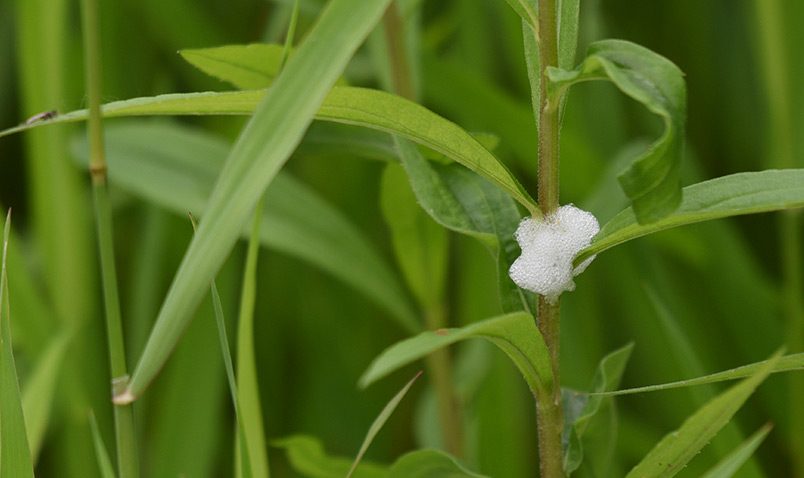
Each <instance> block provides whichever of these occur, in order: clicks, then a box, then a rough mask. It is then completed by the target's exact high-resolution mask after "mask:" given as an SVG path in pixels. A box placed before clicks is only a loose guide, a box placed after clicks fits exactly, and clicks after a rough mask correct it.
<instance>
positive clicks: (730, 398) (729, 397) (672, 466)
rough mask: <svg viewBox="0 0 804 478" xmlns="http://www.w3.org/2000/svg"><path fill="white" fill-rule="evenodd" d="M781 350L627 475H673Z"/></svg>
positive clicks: (722, 423) (724, 420) (632, 477)
mask: <svg viewBox="0 0 804 478" xmlns="http://www.w3.org/2000/svg"><path fill="white" fill-rule="evenodd" d="M780 356H781V354H780V353H778V352H777V353H776V354H775V355H774V356H773V357H771V358H770V359H768V360H767V361H766V363H765V364H764V365H763V366H762V367H760V368H759V369H758V370H757V371H756V372H755V373H754V374H753V375H751V376H750V377H748V378H747V379H745V380H743V381H742V382H740V383H738V384H737V385H734V386H733V387H731V388H730V389H728V390H727V391H725V392H723V393H721V394H720V395H718V396H717V397H715V398H713V399H712V400H710V401H709V402H708V403H707V404H706V405H704V406H703V407H701V408H699V409H698V411H697V412H695V413H694V414H693V415H691V416H690V417H689V418H687V420H685V421H684V423H683V424H682V425H681V427H680V428H679V429H678V430H676V431H674V432H673V433H670V434H669V435H667V436H665V437H664V438H663V439H662V440H661V441H660V442H659V443H658V444H657V445H656V446H655V447H654V448H653V449H652V450H651V451H650V452H649V453H648V454H647V455H646V456H645V458H643V459H642V461H641V462H639V464H637V465H636V466H635V467H634V468H633V469H632V470H631V471H630V472H629V473H628V475H627V478H637V477H639V478H645V477H670V476H674V475H675V474H676V473H678V472H679V471H681V469H682V468H684V466H686V464H687V463H688V462H689V461H690V460H691V459H692V458H694V457H695V455H697V454H698V452H700V451H701V449H702V448H703V447H705V446H706V445H707V444H708V443H709V441H710V440H711V439H712V437H714V436H715V435H716V434H717V432H718V431H720V429H721V428H723V427H724V426H725V425H726V424H727V423H729V421H730V420H731V418H732V417H733V416H734V414H735V413H737V410H739V409H740V407H742V405H743V403H745V401H746V400H748V397H750V396H751V394H752V393H753V392H754V390H756V388H757V387H758V386H759V384H760V383H762V381H764V380H765V378H766V377H767V376H768V375H769V374H770V373H771V371H772V370H773V367H774V366H775V365H776V364H777V362H778V361H779V358H780Z"/></svg>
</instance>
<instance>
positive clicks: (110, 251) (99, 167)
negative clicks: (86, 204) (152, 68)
mask: <svg viewBox="0 0 804 478" xmlns="http://www.w3.org/2000/svg"><path fill="white" fill-rule="evenodd" d="M81 7H82V8H81V10H82V20H83V26H84V51H85V57H86V58H85V64H86V89H87V95H88V96H89V111H90V114H89V121H88V128H87V136H88V139H89V151H90V159H89V172H90V175H91V177H92V194H93V199H94V204H95V225H96V228H97V235H98V251H99V254H100V266H101V279H102V282H103V296H104V297H103V298H104V304H105V316H106V334H107V341H108V348H109V365H110V369H111V373H112V387H113V390H112V392H113V395H114V394H116V393H117V392H118V391H120V390H122V389H123V388H125V386H126V385H127V381H128V372H127V370H126V353H125V346H124V341H123V326H122V320H121V318H120V298H119V294H118V289H117V271H116V270H115V263H114V240H113V237H112V235H113V230H114V229H113V226H112V209H111V206H110V204H109V195H108V191H107V187H106V158H105V156H104V150H103V125H102V123H101V110H100V104H101V67H100V39H99V29H98V4H97V0H82V2H81ZM118 389H120V390H118ZM114 418H115V431H116V439H117V440H116V441H117V466H118V474H119V476H120V477H121V478H133V477H137V476H139V465H138V463H137V452H136V449H137V446H136V438H135V430H134V416H133V410H132V405H130V404H129V405H123V406H120V405H116V406H115V407H114Z"/></svg>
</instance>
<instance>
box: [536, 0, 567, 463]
mask: <svg viewBox="0 0 804 478" xmlns="http://www.w3.org/2000/svg"><path fill="white" fill-rule="evenodd" d="M539 32H540V38H539V72H540V76H541V81H540V86H539V88H540V90H541V92H540V93H541V94H540V105H539V106H540V107H539V179H538V198H539V207H540V208H541V211H542V214H544V215H545V216H547V215H548V214H550V213H552V212H553V211H554V210H555V209H556V208H558V205H559V182H558V181H559V175H558V172H559V115H558V101H557V100H556V99H555V98H551V97H550V95H549V94H548V91H547V85H548V79H547V68H548V67H550V66H557V65H558V45H557V42H558V34H557V23H556V1H555V0H541V1H540V2H539ZM559 321H560V304H559V302H558V301H556V303H555V304H551V303H550V302H548V301H547V299H546V298H545V297H543V296H540V297H539V301H538V326H539V331H540V332H541V333H542V336H543V337H544V341H545V343H546V344H547V348H548V349H549V350H550V357H551V359H552V366H553V376H554V380H553V389H552V390H550V391H549V392H548V393H547V394H546V396H542V397H537V404H536V420H537V424H538V435H539V467H540V470H541V474H540V476H541V477H542V478H557V477H562V476H564V467H563V450H562V446H561V432H562V430H563V427H564V418H563V411H562V409H561V385H560V384H561V381H560V374H559V372H560V366H559V363H560V362H559V343H560V334H559V331H560V326H559V325H560V323H559Z"/></svg>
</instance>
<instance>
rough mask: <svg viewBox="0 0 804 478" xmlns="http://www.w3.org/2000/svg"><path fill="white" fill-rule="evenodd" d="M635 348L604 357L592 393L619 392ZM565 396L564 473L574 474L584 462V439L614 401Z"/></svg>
mask: <svg viewBox="0 0 804 478" xmlns="http://www.w3.org/2000/svg"><path fill="white" fill-rule="evenodd" d="M633 348H634V344H628V345H626V346H624V347H622V348H619V349H617V350H615V351H614V352H611V353H610V354H608V355H606V356H605V357H603V360H601V361H600V364H599V365H598V367H597V372H596V373H595V377H594V379H593V380H592V387H591V391H592V392H605V391H610V390H613V389H615V388H617V386H618V385H619V384H620V379H621V378H622V375H623V372H624V371H625V365H626V363H627V362H628V359H629V358H630V357H631V351H632V350H633ZM562 392H563V393H562V395H563V397H562V399H563V401H564V403H565V406H564V410H565V412H564V413H565V417H564V420H565V423H564V442H565V445H564V471H565V472H566V473H567V474H570V473H572V472H573V471H575V470H577V469H578V467H579V466H580V465H581V462H582V461H583V458H584V456H583V454H584V449H583V448H584V447H583V443H584V442H583V436H584V433H585V432H586V429H587V427H589V425H590V422H591V421H592V418H594V417H595V415H596V414H597V412H598V411H599V410H600V409H601V408H602V407H604V406H606V405H609V402H610V400H609V399H608V398H607V397H603V396H600V395H591V396H589V395H587V394H579V393H577V392H573V391H571V390H562ZM615 435H616V434H615Z"/></svg>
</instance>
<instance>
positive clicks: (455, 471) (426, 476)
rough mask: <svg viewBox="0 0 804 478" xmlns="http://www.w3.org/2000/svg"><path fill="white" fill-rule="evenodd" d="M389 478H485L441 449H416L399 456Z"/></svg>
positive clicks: (389, 472)
mask: <svg viewBox="0 0 804 478" xmlns="http://www.w3.org/2000/svg"><path fill="white" fill-rule="evenodd" d="M387 478H483V475H478V474H477V473H474V472H471V471H469V470H467V469H466V468H464V467H463V466H461V464H460V463H458V461H457V460H456V459H455V458H453V457H451V456H449V455H448V454H446V453H444V452H443V451H440V450H416V451H412V452H410V453H407V454H405V455H402V456H401V457H399V458H398V459H397V460H396V462H394V464H393V465H392V466H391V468H390V470H388V475H387Z"/></svg>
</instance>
